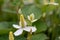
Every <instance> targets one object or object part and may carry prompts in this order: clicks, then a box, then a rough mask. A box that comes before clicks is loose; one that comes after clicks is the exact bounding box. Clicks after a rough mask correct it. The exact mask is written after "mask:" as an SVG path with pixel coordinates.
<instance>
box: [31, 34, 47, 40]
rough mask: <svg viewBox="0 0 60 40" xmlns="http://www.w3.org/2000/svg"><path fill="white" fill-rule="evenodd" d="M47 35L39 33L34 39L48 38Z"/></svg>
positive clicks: (44, 39)
mask: <svg viewBox="0 0 60 40" xmlns="http://www.w3.org/2000/svg"><path fill="white" fill-rule="evenodd" d="M46 39H47V36H46V35H45V34H37V35H33V36H32V40H46Z"/></svg>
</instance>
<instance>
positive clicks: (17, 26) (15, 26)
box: [13, 24, 21, 28]
mask: <svg viewBox="0 0 60 40" xmlns="http://www.w3.org/2000/svg"><path fill="white" fill-rule="evenodd" d="M13 27H14V28H21V26H19V25H15V24H13Z"/></svg>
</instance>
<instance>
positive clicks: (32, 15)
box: [28, 13, 37, 22]
mask: <svg viewBox="0 0 60 40" xmlns="http://www.w3.org/2000/svg"><path fill="white" fill-rule="evenodd" d="M34 17H35V16H34V14H33V13H32V14H30V15H29V16H28V20H30V21H31V22H35V21H37V19H35V18H34Z"/></svg>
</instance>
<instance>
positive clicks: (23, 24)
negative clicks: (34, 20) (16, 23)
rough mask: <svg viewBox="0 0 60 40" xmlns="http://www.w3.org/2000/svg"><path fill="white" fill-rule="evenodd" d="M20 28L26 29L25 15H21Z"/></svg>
mask: <svg viewBox="0 0 60 40" xmlns="http://www.w3.org/2000/svg"><path fill="white" fill-rule="evenodd" d="M20 26H22V27H24V26H25V19H24V16H23V14H21V15H20Z"/></svg>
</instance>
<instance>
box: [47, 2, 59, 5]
mask: <svg viewBox="0 0 60 40" xmlns="http://www.w3.org/2000/svg"><path fill="white" fill-rule="evenodd" d="M48 4H51V5H59V4H58V3H55V2H50V3H48Z"/></svg>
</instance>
